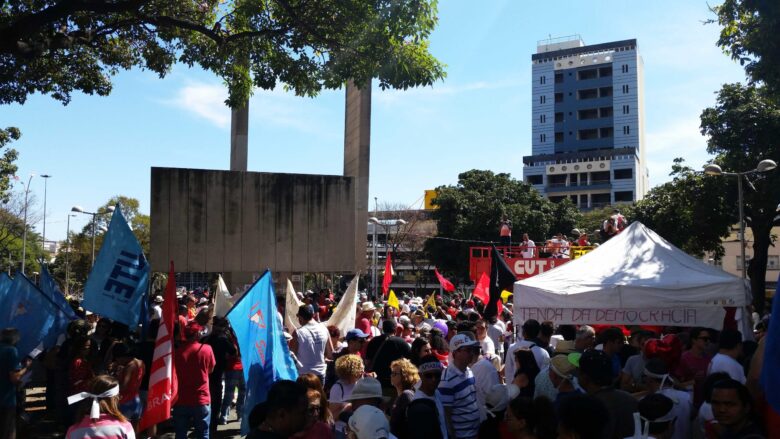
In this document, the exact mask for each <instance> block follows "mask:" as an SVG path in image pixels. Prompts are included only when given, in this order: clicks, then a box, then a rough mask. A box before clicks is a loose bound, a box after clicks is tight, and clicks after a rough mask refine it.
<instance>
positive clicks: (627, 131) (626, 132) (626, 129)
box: [623, 125, 631, 136]
mask: <svg viewBox="0 0 780 439" xmlns="http://www.w3.org/2000/svg"><path fill="white" fill-rule="evenodd" d="M629 134H631V127H629V126H628V125H624V126H623V135H626V136H627V135H629Z"/></svg>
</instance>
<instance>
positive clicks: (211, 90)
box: [165, 82, 230, 129]
mask: <svg viewBox="0 0 780 439" xmlns="http://www.w3.org/2000/svg"><path fill="white" fill-rule="evenodd" d="M225 99H227V90H226V89H225V87H224V86H222V85H219V84H207V83H203V82H192V83H189V84H187V85H185V86H184V87H182V88H181V89H179V90H178V91H177V92H176V96H175V97H174V98H173V99H170V100H167V101H165V102H166V103H168V104H170V105H173V106H175V107H178V108H179V109H182V110H184V111H186V112H189V113H192V114H194V115H196V116H198V117H200V118H203V119H206V120H207V121H209V122H211V123H212V124H214V125H216V126H217V127H218V128H223V129H224V128H229V127H230V109H229V108H228V107H227V106H226V105H225Z"/></svg>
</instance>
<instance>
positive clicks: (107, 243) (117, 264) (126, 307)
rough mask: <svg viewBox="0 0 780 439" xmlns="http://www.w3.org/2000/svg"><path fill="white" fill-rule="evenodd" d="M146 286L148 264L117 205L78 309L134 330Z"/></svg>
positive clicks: (139, 314)
mask: <svg viewBox="0 0 780 439" xmlns="http://www.w3.org/2000/svg"><path fill="white" fill-rule="evenodd" d="M148 284H149V264H148V263H147V261H146V257H145V256H144V252H143V250H142V249H141V244H139V243H138V240H137V239H136V238H135V235H134V234H133V231H132V230H130V226H128V225H127V221H126V220H125V217H124V215H122V210H121V209H120V208H119V205H117V206H116V210H114V215H113V216H112V217H111V223H110V224H109V226H108V232H107V233H106V236H105V237H104V238H103V245H102V246H101V247H100V253H99V254H98V257H97V259H96V260H95V266H94V267H92V272H90V273H89V278H88V279H87V284H86V285H85V286H84V301H83V302H82V306H83V307H84V309H88V310H90V311H92V312H94V313H95V314H100V315H101V316H104V317H108V318H109V319H111V320H115V321H117V322H121V323H124V324H125V325H127V326H129V327H130V329H135V327H136V326H137V325H138V320H139V318H140V317H141V302H142V301H143V300H144V293H145V292H146V288H147V285H148Z"/></svg>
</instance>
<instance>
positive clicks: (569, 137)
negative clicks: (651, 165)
mask: <svg viewBox="0 0 780 439" xmlns="http://www.w3.org/2000/svg"><path fill="white" fill-rule="evenodd" d="M531 61H532V64H533V66H532V84H533V85H532V91H533V93H532V99H533V102H532V108H533V111H532V143H531V145H532V148H531V152H532V155H530V156H525V157H523V164H524V166H523V179H524V180H525V181H526V182H528V183H530V184H532V185H533V186H534V188H536V189H537V190H538V191H539V192H540V193H541V194H542V195H544V196H546V197H547V198H549V199H550V200H552V201H560V200H562V199H564V198H570V199H571V200H572V201H573V202H574V204H576V205H577V206H578V207H580V208H581V209H591V208H597V207H602V206H605V205H609V204H617V203H625V202H633V201H637V200H641V199H642V198H643V197H644V195H645V193H646V192H647V190H648V189H649V188H648V172H647V167H646V164H645V120H644V80H643V76H644V67H643V61H642V57H641V56H640V55H639V52H638V50H637V44H636V40H635V39H632V40H623V41H613V42H610V43H602V44H594V45H590V46H586V45H585V43H584V42H583V41H582V39H580V37H579V36H575V37H565V38H560V39H550V40H542V41H539V42H538V44H537V50H536V53H535V54H533V55H531Z"/></svg>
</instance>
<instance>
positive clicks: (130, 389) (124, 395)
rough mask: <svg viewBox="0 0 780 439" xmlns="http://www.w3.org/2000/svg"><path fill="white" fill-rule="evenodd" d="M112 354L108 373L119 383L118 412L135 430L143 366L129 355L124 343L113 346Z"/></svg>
mask: <svg viewBox="0 0 780 439" xmlns="http://www.w3.org/2000/svg"><path fill="white" fill-rule="evenodd" d="M112 353H113V355H114V358H115V360H114V362H113V363H111V365H110V366H109V371H110V372H111V375H113V376H114V377H116V379H117V381H119V411H120V412H122V414H123V415H124V416H125V417H126V418H127V419H128V421H130V423H131V424H132V425H133V428H134V429H137V428H138V420H139V419H140V418H141V397H140V395H139V391H140V388H141V381H142V380H143V377H144V370H145V366H144V363H143V361H141V360H139V359H138V358H135V357H134V356H133V355H132V354H131V352H130V347H129V346H128V345H127V344H125V343H119V344H117V345H115V346H114V349H113V351H112Z"/></svg>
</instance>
